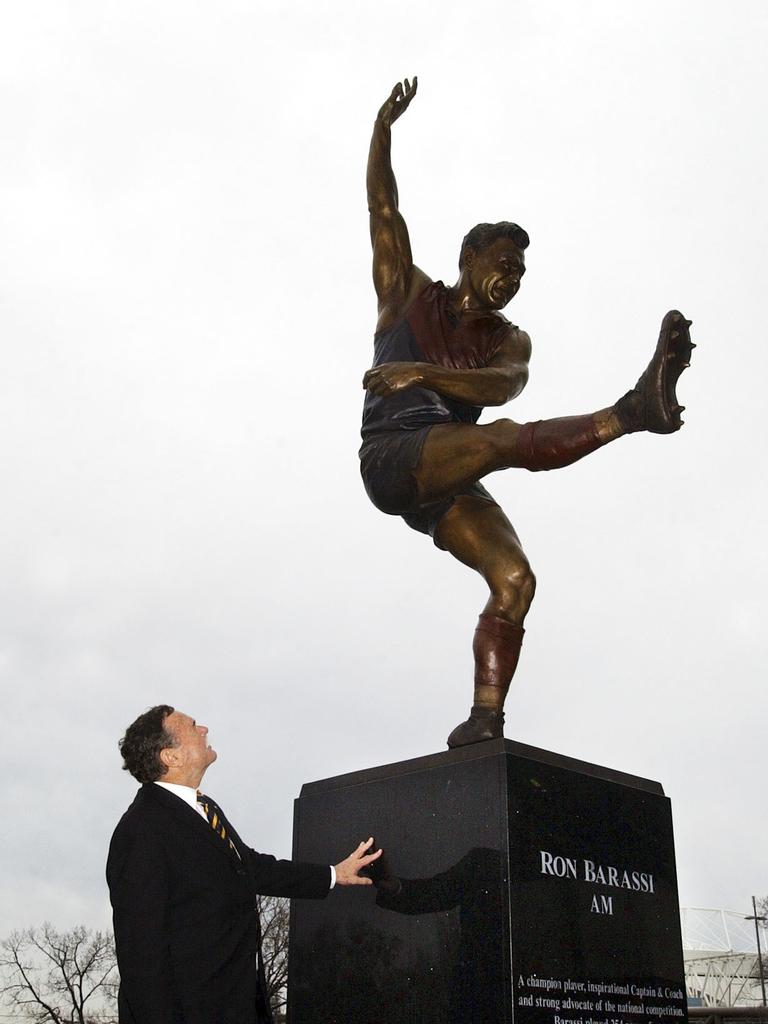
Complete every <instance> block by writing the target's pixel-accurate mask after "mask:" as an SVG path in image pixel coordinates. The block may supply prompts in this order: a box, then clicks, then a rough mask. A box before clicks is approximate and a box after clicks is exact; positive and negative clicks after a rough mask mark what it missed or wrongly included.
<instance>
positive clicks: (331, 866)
mask: <svg viewBox="0 0 768 1024" xmlns="http://www.w3.org/2000/svg"><path fill="white" fill-rule="evenodd" d="M329 867H330V869H331V884H330V887H329V888H330V889H332V888H333V887H334V886H335V885H336V868H335V867H334V866H333V864H330V865H329Z"/></svg>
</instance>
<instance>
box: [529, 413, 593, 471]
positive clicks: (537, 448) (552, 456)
mask: <svg viewBox="0 0 768 1024" xmlns="http://www.w3.org/2000/svg"><path fill="white" fill-rule="evenodd" d="M605 443H606V442H605V441H604V440H603V439H602V438H601V437H600V436H599V435H598V433H597V427H596V426H595V417H594V415H592V414H591V413H590V414H589V415H588V416H563V417H561V418H559V419H555V420H537V421H536V422H535V423H523V424H522V426H521V427H520V430H519V433H518V435H517V443H516V446H515V448H516V452H515V456H516V461H515V462H514V463H513V464H514V465H515V466H520V467H522V468H523V469H530V470H534V471H536V470H540V469H562V467H563V466H570V464H571V463H572V462H577V461H578V460H579V459H583V458H584V456H585V455H589V454H590V452H594V451H596V450H597V449H598V448H602V446H603V445H604V444H605Z"/></svg>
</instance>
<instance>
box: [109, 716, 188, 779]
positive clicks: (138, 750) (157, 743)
mask: <svg viewBox="0 0 768 1024" xmlns="http://www.w3.org/2000/svg"><path fill="white" fill-rule="evenodd" d="M171 714H173V708H172V707H171V706H170V704H158V705H157V706H156V707H154V708H150V709H149V711H145V712H144V714H143V715H139V717H138V718H137V719H136V721H135V722H133V723H132V724H131V725H129V726H128V728H127V729H126V730H125V736H123V738H122V739H121V740H120V742H119V743H118V747H119V748H120V753H121V754H122V755H123V769H124V770H125V771H127V772H130V773H131V775H132V776H133V777H134V779H136V780H137V781H138V782H157V780H158V779H159V778H161V777H162V776H163V775H165V773H166V771H167V770H168V769H167V768H166V767H165V765H164V764H163V762H162V761H161V760H160V751H161V750H165V748H166V747H175V746H176V740H175V739H174V737H173V736H172V735H171V733H170V732H169V731H168V730H167V729H166V728H165V720H166V718H167V717H168V715H171Z"/></svg>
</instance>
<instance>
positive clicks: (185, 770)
mask: <svg viewBox="0 0 768 1024" xmlns="http://www.w3.org/2000/svg"><path fill="white" fill-rule="evenodd" d="M164 725H165V728H166V729H167V731H168V732H169V733H170V734H171V736H173V738H174V740H175V743H176V745H175V746H174V747H170V748H168V755H169V756H170V757H171V758H172V764H170V765H169V766H168V767H169V768H171V769H172V770H174V771H175V772H178V773H180V774H182V775H184V776H185V777H187V776H188V777H189V778H192V777H193V776H197V775H199V776H200V778H202V776H203V772H204V771H205V769H206V768H207V767H208V765H209V764H213V762H214V761H215V760H216V751H215V750H214V749H213V747H212V746H211V745H210V743H209V742H208V726H207V725H198V724H197V722H196V721H195V719H194V718H190V716H189V715H185V714H184V713H183V712H182V711H174V712H172V714H170V715H168V717H167V718H166V719H165V722H164ZM164 753H165V752H164ZM195 785H196V783H195Z"/></svg>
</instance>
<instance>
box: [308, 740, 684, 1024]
mask: <svg viewBox="0 0 768 1024" xmlns="http://www.w3.org/2000/svg"><path fill="white" fill-rule="evenodd" d="M369 835H373V836H375V839H376V843H377V845H380V846H382V847H383V848H384V850H385V852H386V861H387V868H388V870H389V872H390V873H391V874H392V875H393V876H396V877H397V878H398V879H400V891H399V892H397V893H396V894H390V895H389V896H383V895H382V894H381V892H379V893H377V890H376V889H375V888H374V887H372V886H371V887H368V888H362V887H346V888H343V889H342V888H336V889H335V890H334V891H333V892H331V893H330V895H329V896H328V898H327V899H326V900H324V901H322V902H314V901H301V900H294V901H293V904H292V908H291V940H290V961H289V963H290V976H289V989H288V996H289V1001H288V1010H289V1021H290V1024H395V1022H397V1024H448V1022H450V1024H491V1022H493V1024H501V1022H512V1021H514V1022H515V1024H670V1022H679V1021H681V1020H683V1021H684V1020H685V1017H686V1010H685V1007H686V1003H685V998H684V992H685V987H684V974H683V960H682V948H681V937H680V920H679V912H678V899H677V882H676V877H675V857H674V845H673V838H672V819H671V814H670V806H669V801H668V800H667V798H666V797H665V796H664V793H663V790H662V788H661V786H660V785H659V784H658V783H655V782H649V781H647V780H645V779H639V778H636V777H634V776H630V775H624V774H621V773H620V772H615V771H611V770H610V769H606V768H599V767H597V766H596V765H591V764H586V763H584V762H581V761H574V760H572V759H570V758H566V757H561V756H560V755H558V754H552V753H548V752H547V751H544V750H537V749H535V748H533V747H527V746H524V745H523V744H520V743H513V742H510V741H508V740H494V741H491V742H488V743H481V744H476V745H474V746H471V747H463V748H460V749H459V750H455V751H447V752H445V753H442V754H435V755H433V756H430V757H423V758H418V759H416V760H413V761H405V762H402V763H400V764H393V765H387V766H385V767H382V768H372V769H370V770H368V771H361V772H355V773H353V774H350V775H344V776H340V777H338V778H335V779H327V780H325V781H322V782H314V783H309V784H307V785H305V786H304V787H303V788H302V791H301V795H300V797H299V799H298V800H297V801H296V810H295V819H294V849H293V856H294V858H296V859H299V860H311V861H321V862H327V863H333V862H334V861H336V860H339V859H340V857H341V856H344V855H346V854H347V852H348V851H349V850H351V849H353V848H354V847H355V846H356V845H357V843H358V842H359V841H360V840H361V839H364V838H367V837H368V836H369ZM394 888H395V889H397V888H398V886H397V885H395V886H394Z"/></svg>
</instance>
